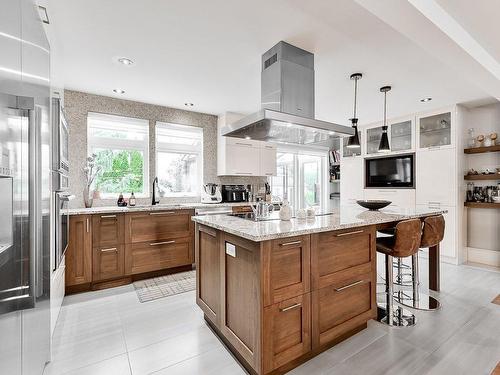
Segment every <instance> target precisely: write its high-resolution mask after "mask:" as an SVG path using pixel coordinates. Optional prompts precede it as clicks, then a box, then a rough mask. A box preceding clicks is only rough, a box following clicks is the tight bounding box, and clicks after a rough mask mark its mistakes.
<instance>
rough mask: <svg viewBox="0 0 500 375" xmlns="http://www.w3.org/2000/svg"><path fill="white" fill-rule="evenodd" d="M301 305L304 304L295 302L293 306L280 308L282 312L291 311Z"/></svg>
mask: <svg viewBox="0 0 500 375" xmlns="http://www.w3.org/2000/svg"><path fill="white" fill-rule="evenodd" d="M300 306H302V304H301V303H296V304H293V305H292V306H288V307H284V308H282V309H280V312H285V311H290V310H293V309H296V308H297V307H300Z"/></svg>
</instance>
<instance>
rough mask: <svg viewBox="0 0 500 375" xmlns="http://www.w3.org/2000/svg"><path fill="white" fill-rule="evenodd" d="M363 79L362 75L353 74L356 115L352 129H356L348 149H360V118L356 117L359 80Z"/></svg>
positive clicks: (348, 142) (350, 138)
mask: <svg viewBox="0 0 500 375" xmlns="http://www.w3.org/2000/svg"><path fill="white" fill-rule="evenodd" d="M362 77H363V75H362V74H361V73H354V74H351V80H353V81H354V114H353V116H352V119H351V123H352V127H353V129H354V135H352V136H350V137H349V139H348V140H347V146H346V147H347V148H358V147H360V146H361V145H360V143H359V135H358V118H357V117H356V101H357V99H358V80H360V79H361V78H362Z"/></svg>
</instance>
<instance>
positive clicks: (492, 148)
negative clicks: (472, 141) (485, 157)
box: [464, 145, 500, 154]
mask: <svg viewBox="0 0 500 375" xmlns="http://www.w3.org/2000/svg"><path fill="white" fill-rule="evenodd" d="M497 151H500V145H496V146H489V147H474V148H466V149H465V150H464V153H466V154H484V153H485V152H497Z"/></svg>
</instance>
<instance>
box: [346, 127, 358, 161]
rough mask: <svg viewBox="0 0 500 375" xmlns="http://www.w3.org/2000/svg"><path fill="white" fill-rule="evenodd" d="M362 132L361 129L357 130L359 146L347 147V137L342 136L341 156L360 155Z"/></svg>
mask: <svg viewBox="0 0 500 375" xmlns="http://www.w3.org/2000/svg"><path fill="white" fill-rule="evenodd" d="M361 134H362V132H361V130H358V136H359V144H360V146H359V147H354V148H349V147H347V142H348V141H349V137H344V138H343V139H342V156H343V157H345V158H347V157H350V156H356V155H361V145H362V144H363V140H362V135H361Z"/></svg>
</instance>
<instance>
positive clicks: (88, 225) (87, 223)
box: [85, 218, 90, 233]
mask: <svg viewBox="0 0 500 375" xmlns="http://www.w3.org/2000/svg"><path fill="white" fill-rule="evenodd" d="M85 227H86V228H87V233H88V232H89V231H90V220H89V218H87V219H86V220H85Z"/></svg>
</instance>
